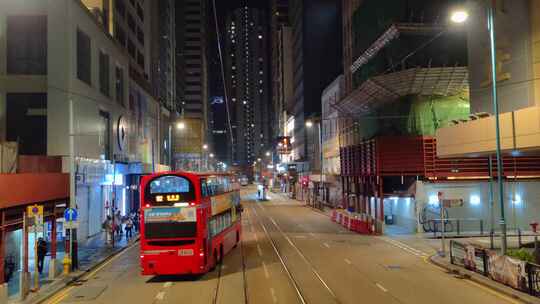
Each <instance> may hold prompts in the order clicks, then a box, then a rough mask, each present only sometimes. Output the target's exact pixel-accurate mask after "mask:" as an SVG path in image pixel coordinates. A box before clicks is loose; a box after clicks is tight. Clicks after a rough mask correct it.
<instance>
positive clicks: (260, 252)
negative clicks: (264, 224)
mask: <svg viewBox="0 0 540 304" xmlns="http://www.w3.org/2000/svg"><path fill="white" fill-rule="evenodd" d="M257 251H258V252H259V255H260V256H263V252H262V249H261V246H260V245H259V244H257Z"/></svg>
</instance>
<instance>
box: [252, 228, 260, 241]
mask: <svg viewBox="0 0 540 304" xmlns="http://www.w3.org/2000/svg"><path fill="white" fill-rule="evenodd" d="M253 238H254V239H255V242H259V238H258V237H257V232H255V231H253Z"/></svg>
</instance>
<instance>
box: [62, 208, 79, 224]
mask: <svg viewBox="0 0 540 304" xmlns="http://www.w3.org/2000/svg"><path fill="white" fill-rule="evenodd" d="M64 218H65V219H66V221H68V222H75V221H77V210H76V209H73V208H67V209H66V210H65V211H64Z"/></svg>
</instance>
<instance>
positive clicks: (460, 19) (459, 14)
mask: <svg viewBox="0 0 540 304" xmlns="http://www.w3.org/2000/svg"><path fill="white" fill-rule="evenodd" d="M467 19H469V13H468V12H467V11H464V10H456V11H454V12H452V14H451V15H450V20H451V21H452V22H454V23H464V22H465V21H467Z"/></svg>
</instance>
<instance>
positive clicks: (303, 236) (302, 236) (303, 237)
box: [294, 235, 306, 239]
mask: <svg viewBox="0 0 540 304" xmlns="http://www.w3.org/2000/svg"><path fill="white" fill-rule="evenodd" d="M294 238H296V239H305V238H306V236H305V235H297V236H295V237H294Z"/></svg>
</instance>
